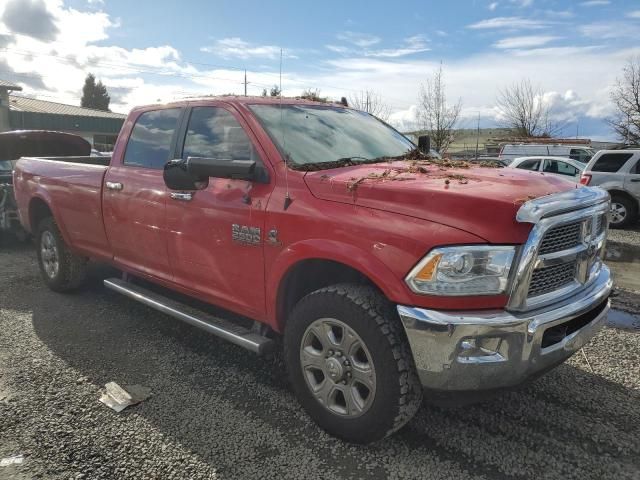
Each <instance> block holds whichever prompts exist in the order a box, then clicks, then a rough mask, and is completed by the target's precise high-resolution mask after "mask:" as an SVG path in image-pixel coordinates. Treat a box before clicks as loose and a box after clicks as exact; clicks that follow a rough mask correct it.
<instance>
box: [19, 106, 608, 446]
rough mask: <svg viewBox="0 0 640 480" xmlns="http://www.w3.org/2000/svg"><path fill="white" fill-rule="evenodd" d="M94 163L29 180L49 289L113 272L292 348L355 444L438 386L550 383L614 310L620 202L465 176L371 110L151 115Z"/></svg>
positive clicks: (155, 295) (556, 187)
mask: <svg viewBox="0 0 640 480" xmlns="http://www.w3.org/2000/svg"><path fill="white" fill-rule="evenodd" d="M92 159H95V157H86V158H85V159H83V158H72V159H59V160H55V161H51V160H45V159H41V158H23V159H21V160H20V161H19V162H18V165H17V167H16V172H15V187H16V197H17V202H18V206H19V212H20V219H21V221H22V224H23V225H24V227H25V228H26V229H28V230H29V231H30V232H33V233H34V235H35V239H36V242H35V243H36V247H37V250H36V251H37V256H38V262H39V265H40V270H41V272H42V278H43V280H44V282H45V283H46V285H48V286H49V288H51V289H52V290H54V291H60V292H64V291H69V290H72V289H74V288H77V287H79V286H81V285H82V284H83V282H84V278H85V274H86V265H87V259H90V258H92V259H97V260H99V261H104V262H108V263H110V264H112V265H114V266H116V267H117V268H119V269H121V270H122V271H123V272H125V273H124V275H123V277H122V278H110V279H106V280H105V282H104V283H105V285H106V286H107V287H108V288H110V289H113V290H115V291H117V292H119V293H122V294H124V295H126V296H128V297H130V298H131V299H133V300H135V301H138V302H142V303H143V304H145V305H148V306H149V307H151V308H154V309H157V310H159V311H161V312H164V313H166V314H168V315H171V316H173V317H176V318H178V319H180V320H183V321H186V322H188V323H190V324H192V325H195V326H198V327H200V328H203V329H205V330H207V331H209V332H211V333H213V334H215V335H218V336H220V337H222V338H224V339H226V340H229V341H231V342H233V343H235V344H237V345H240V346H242V347H244V348H247V349H249V350H251V351H254V352H257V353H264V352H266V351H269V350H270V349H272V348H274V340H273V338H274V337H275V336H276V335H282V336H283V337H284V339H283V343H284V360H285V364H286V366H287V370H288V375H289V379H290V381H291V384H292V386H293V389H294V391H295V393H296V395H297V397H298V399H299V401H300V403H301V404H302V405H303V406H304V408H305V409H306V411H307V412H308V413H309V415H310V416H311V417H312V418H313V419H314V420H315V421H316V422H317V423H318V424H319V425H321V426H322V427H323V428H324V429H326V430H327V431H329V432H330V433H332V434H334V435H337V436H339V437H341V438H343V439H346V440H348V441H353V442H360V443H368V442H372V441H376V440H379V439H381V438H383V437H384V436H386V435H388V434H390V433H392V432H394V431H395V430H397V429H399V428H400V427H401V426H402V425H404V424H405V423H406V422H407V421H409V419H410V418H411V417H412V416H413V415H414V413H415V412H416V411H417V409H418V407H419V406H420V403H421V398H422V395H423V387H425V388H427V389H428V391H431V390H432V389H435V390H446V391H459V392H460V391H462V392H466V391H469V390H484V389H493V388H500V387H507V386H513V385H517V384H520V383H522V382H524V381H526V380H527V379H530V378H532V377H535V376H537V375H540V374H541V373H542V372H545V371H547V370H549V369H550V368H552V367H554V366H556V365H558V364H560V363H561V362H563V361H564V360H565V359H566V358H568V357H569V356H571V355H572V354H573V353H574V352H576V351H577V350H579V349H580V348H581V347H582V346H583V345H585V344H586V343H587V342H588V341H589V339H590V338H591V337H592V336H593V335H594V334H595V333H596V332H597V331H598V330H599V329H600V328H601V327H602V325H603V322H604V321H605V319H606V316H607V311H608V309H609V300H608V297H609V294H610V292H611V288H612V282H611V276H610V272H609V269H608V268H607V266H606V265H604V263H603V261H602V257H603V253H604V252H603V250H604V244H605V241H606V234H607V229H606V221H605V219H606V215H607V213H608V211H609V195H608V194H607V193H606V192H605V191H603V190H601V189H598V188H589V187H583V188H576V187H575V186H573V185H571V184H570V183H569V182H566V181H564V180H562V179H560V178H559V177H556V176H548V177H543V176H542V175H539V176H532V175H531V174H529V173H528V172H522V171H520V170H518V169H502V168H500V169H498V168H486V167H483V166H471V167H468V166H467V165H464V164H461V165H460V166H459V167H458V168H455V167H453V166H452V165H453V164H455V162H451V161H447V160H441V161H438V160H435V159H432V158H426V157H423V156H422V154H421V153H420V152H418V151H417V150H416V149H415V145H414V144H413V143H411V142H409V141H408V140H407V139H406V138H405V137H404V136H402V135H401V134H399V133H398V132H397V131H395V130H394V129H392V128H391V127H389V126H388V125H386V124H384V123H383V122H381V121H379V120H378V119H376V118H375V117H373V116H371V115H369V114H367V113H364V112H359V111H356V110H352V109H350V108H347V107H344V106H340V105H329V104H323V103H316V102H311V101H307V100H292V99H282V102H280V101H279V100H273V99H270V98H262V97H221V98H215V97H213V98H212V97H209V98H204V99H191V100H188V101H186V100H185V101H182V102H178V103H172V104H167V105H154V106H147V107H141V108H136V109H134V110H133V111H132V112H131V113H130V114H129V117H128V118H127V120H126V122H125V123H124V126H123V129H122V131H121V133H120V135H119V137H118V139H117V142H116V146H115V150H114V152H113V156H112V157H111V159H110V163H109V164H108V165H104V166H102V165H96V164H94V163H95V162H92V161H91V160H92ZM465 166H466V167H467V168H463V167H465ZM488 192H491V194H488ZM140 279H142V280H144V282H141V281H140ZM149 282H151V283H152V284H155V285H158V286H160V287H163V288H162V289H159V288H158V287H156V288H149V287H148V284H149ZM173 292H179V293H181V294H183V295H187V296H191V297H195V298H197V299H199V300H200V301H203V302H208V303H210V304H215V305H218V306H220V307H222V308H224V309H226V310H228V311H231V312H234V313H235V314H238V316H239V317H240V320H241V321H240V323H232V322H231V321H230V320H228V319H221V318H216V317H213V316H212V315H211V314H210V313H206V312H204V311H201V310H197V309H196V308H195V305H192V304H191V303H190V302H189V301H186V300H184V299H180V300H178V299H176V298H175V295H173ZM234 318H235V317H234ZM242 319H248V320H253V322H254V323H253V324H251V323H250V321H249V323H248V324H247V323H245V322H243V321H242ZM284 373H285V372H282V374H283V375H284ZM559 388H560V387H559ZM247 393H249V392H247Z"/></svg>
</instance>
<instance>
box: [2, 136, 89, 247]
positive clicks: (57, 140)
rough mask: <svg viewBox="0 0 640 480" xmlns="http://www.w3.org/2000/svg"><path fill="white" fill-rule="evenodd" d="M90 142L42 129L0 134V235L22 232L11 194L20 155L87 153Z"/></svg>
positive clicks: (24, 233) (23, 232) (21, 235)
mask: <svg viewBox="0 0 640 480" xmlns="http://www.w3.org/2000/svg"><path fill="white" fill-rule="evenodd" d="M90 150H91V145H90V144H89V142H87V141H86V140H85V139H84V138H82V137H79V136H78V135H72V134H69V133H62V132H51V131H46V130H16V131H11V132H4V133H0V234H3V233H4V234H6V233H10V234H13V235H15V236H17V237H18V238H20V239H23V238H25V236H26V232H25V230H24V229H23V228H22V227H21V226H20V221H19V219H18V210H17V207H16V204H15V200H14V196H13V179H12V175H13V169H14V167H15V164H16V162H17V160H18V159H19V158H20V157H29V156H74V155H79V156H83V155H88V154H89V152H90Z"/></svg>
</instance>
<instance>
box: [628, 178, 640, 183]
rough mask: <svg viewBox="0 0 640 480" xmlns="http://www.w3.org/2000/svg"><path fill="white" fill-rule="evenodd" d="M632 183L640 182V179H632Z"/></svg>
mask: <svg viewBox="0 0 640 480" xmlns="http://www.w3.org/2000/svg"><path fill="white" fill-rule="evenodd" d="M630 181H631V182H640V178H632V179H631V180H630Z"/></svg>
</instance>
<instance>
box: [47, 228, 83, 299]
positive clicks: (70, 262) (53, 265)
mask: <svg viewBox="0 0 640 480" xmlns="http://www.w3.org/2000/svg"><path fill="white" fill-rule="evenodd" d="M36 249H37V250H36V251H37V254H38V264H39V266H40V273H41V274H42V278H43V280H44V281H45V283H46V284H47V286H48V287H49V288H50V289H51V290H53V291H56V292H67V291H70V290H75V289H77V288H78V287H80V285H82V284H83V283H84V280H85V278H86V274H87V259H86V258H84V257H80V256H78V255H76V254H74V253H73V252H71V250H69V247H68V246H67V244H66V243H65V242H64V239H63V238H62V235H61V234H60V230H59V229H58V226H57V225H56V222H55V220H54V219H53V218H51V217H49V218H45V219H43V220H42V221H41V222H40V223H39V224H38V230H37V234H36Z"/></svg>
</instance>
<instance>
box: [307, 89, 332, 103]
mask: <svg viewBox="0 0 640 480" xmlns="http://www.w3.org/2000/svg"><path fill="white" fill-rule="evenodd" d="M300 98H304V99H306V100H313V101H314V102H326V101H327V99H326V98H325V97H321V96H320V89H319V88H307V89H306V90H304V91H303V92H302V95H300Z"/></svg>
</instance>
